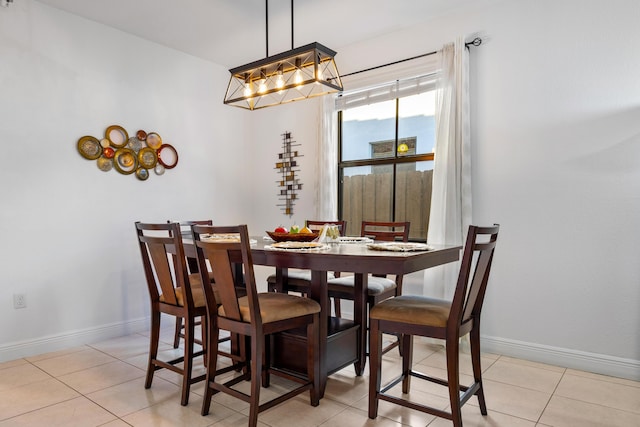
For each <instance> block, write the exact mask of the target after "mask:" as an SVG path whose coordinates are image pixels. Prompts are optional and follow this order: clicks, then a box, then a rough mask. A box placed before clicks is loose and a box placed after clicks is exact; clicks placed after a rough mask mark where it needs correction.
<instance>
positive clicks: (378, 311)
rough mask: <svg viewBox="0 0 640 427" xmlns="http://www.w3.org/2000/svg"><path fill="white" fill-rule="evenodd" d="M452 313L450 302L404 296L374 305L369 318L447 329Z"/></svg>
mask: <svg viewBox="0 0 640 427" xmlns="http://www.w3.org/2000/svg"><path fill="white" fill-rule="evenodd" d="M450 311H451V302H450V301H446V300H440V299H435V298H428V297H423V296H417V295H403V296H399V297H395V298H389V299H387V300H385V301H382V302H381V303H379V304H376V305H374V306H373V308H371V311H370V312H369V317H370V318H371V319H378V320H389V321H392V322H402V323H409V324H413V325H423V326H436V327H445V326H446V325H447V319H449V312H450Z"/></svg>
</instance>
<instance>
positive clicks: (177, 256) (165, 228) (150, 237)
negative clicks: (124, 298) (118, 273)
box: [135, 221, 194, 308]
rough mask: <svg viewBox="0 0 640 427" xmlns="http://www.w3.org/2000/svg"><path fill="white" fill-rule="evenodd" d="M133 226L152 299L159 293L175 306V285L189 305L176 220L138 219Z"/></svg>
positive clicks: (185, 303)
mask: <svg viewBox="0 0 640 427" xmlns="http://www.w3.org/2000/svg"><path fill="white" fill-rule="evenodd" d="M135 226H136V233H137V235H138V243H139V245H140V254H141V256H142V264H143V266H144V273H145V277H146V279H147V286H148V288H149V295H150V296H151V301H152V303H158V302H159V301H160V296H161V295H162V300H163V301H162V302H163V303H165V304H170V305H175V306H178V305H179V304H178V297H177V296H176V288H178V287H179V288H182V292H183V296H184V305H185V306H188V307H190V308H191V307H193V306H194V304H193V297H192V295H191V287H190V286H188V284H189V275H188V273H187V266H186V264H185V255H184V246H183V244H182V235H181V234H180V224H178V223H177V222H173V223H159V224H151V223H142V222H140V221H138V222H136V223H135ZM171 251H173V253H172V252H171ZM185 285H186V286H185Z"/></svg>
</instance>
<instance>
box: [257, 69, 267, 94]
mask: <svg viewBox="0 0 640 427" xmlns="http://www.w3.org/2000/svg"><path fill="white" fill-rule="evenodd" d="M266 91H267V70H265V69H264V68H263V69H262V70H260V82H259V83H258V93H265V92H266Z"/></svg>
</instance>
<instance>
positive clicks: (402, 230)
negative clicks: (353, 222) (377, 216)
mask: <svg viewBox="0 0 640 427" xmlns="http://www.w3.org/2000/svg"><path fill="white" fill-rule="evenodd" d="M410 225H411V223H410V222H408V221H399V222H382V221H362V226H361V229H360V236H361V237H371V238H372V239H373V240H380V241H386V242H393V241H396V240H401V241H403V242H408V241H409V226H410Z"/></svg>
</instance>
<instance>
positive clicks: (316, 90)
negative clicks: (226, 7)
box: [224, 0, 342, 110]
mask: <svg viewBox="0 0 640 427" xmlns="http://www.w3.org/2000/svg"><path fill="white" fill-rule="evenodd" d="M265 10H266V47H267V49H266V50H267V57H266V58H264V59H261V60H259V61H254V62H251V63H249V64H246V65H242V66H240V67H235V68H232V69H230V70H229V72H230V73H231V79H230V80H229V86H228V87H227V93H226V95H225V97H224V103H225V104H228V105H233V106H235V107H241V108H246V109H249V110H257V109H259V108H264V107H270V106H272V105H279V104H285V103H287V102H291V101H298V100H301V99H305V98H311V97H314V96H319V95H325V94H328V93H332V92H338V91H341V90H342V81H341V80H340V75H339V74H338V68H337V67H336V63H335V60H334V56H335V55H336V52H334V51H333V50H331V49H329V48H327V47H325V46H323V45H321V44H320V43H317V42H316V43H310V44H308V45H305V46H301V47H298V48H295V49H294V47H293V0H291V50H289V51H286V52H282V53H279V54H277V55H273V56H269V0H265Z"/></svg>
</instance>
